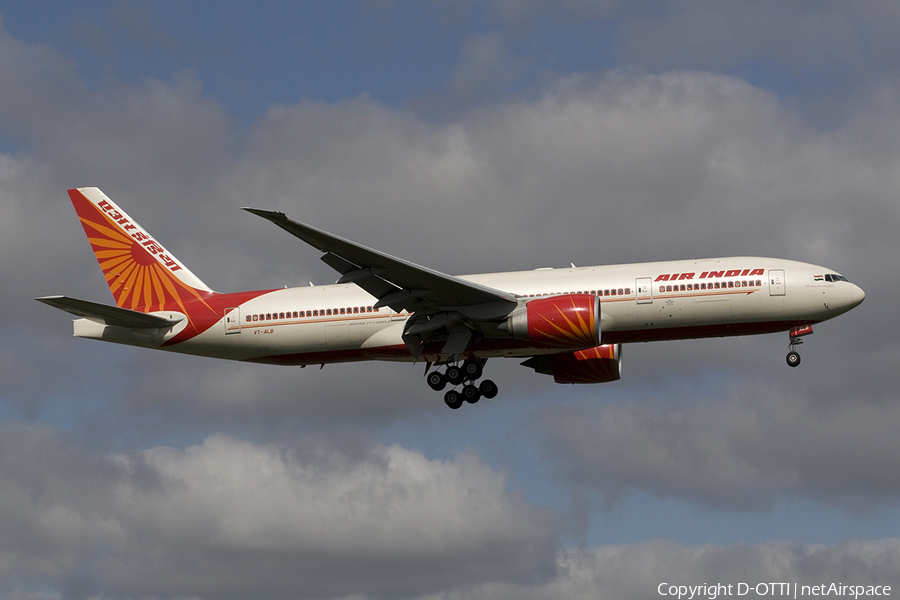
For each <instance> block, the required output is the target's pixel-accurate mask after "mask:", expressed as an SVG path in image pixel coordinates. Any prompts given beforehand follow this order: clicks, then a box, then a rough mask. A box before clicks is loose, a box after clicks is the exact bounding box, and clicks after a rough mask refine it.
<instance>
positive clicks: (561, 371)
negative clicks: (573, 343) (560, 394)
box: [522, 344, 622, 383]
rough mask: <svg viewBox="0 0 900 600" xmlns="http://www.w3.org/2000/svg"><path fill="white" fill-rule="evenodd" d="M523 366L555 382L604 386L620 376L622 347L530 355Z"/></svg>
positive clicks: (608, 346) (612, 346)
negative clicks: (551, 377)
mask: <svg viewBox="0 0 900 600" xmlns="http://www.w3.org/2000/svg"><path fill="white" fill-rule="evenodd" d="M522 364H523V365H524V366H526V367H531V368H532V369H534V370H535V371H537V372H538V373H542V374H544V375H553V380H554V381H555V382H556V383H607V382H609V381H616V380H617V379H620V378H621V377H622V344H605V345H603V346H595V347H593V348H588V349H587V350H576V351H574V352H564V353H562V354H543V355H540V356H532V357H531V358H529V359H528V360H526V361H525V362H523V363H522Z"/></svg>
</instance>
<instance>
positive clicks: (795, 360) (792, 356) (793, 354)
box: [785, 325, 813, 367]
mask: <svg viewBox="0 0 900 600" xmlns="http://www.w3.org/2000/svg"><path fill="white" fill-rule="evenodd" d="M812 332H813V329H812V325H804V326H802V327H792V328H791V331H790V336H791V343H790V349H791V351H790V352H788V354H787V357H785V359H786V360H787V364H788V366H790V367H796V366H798V365H799V364H800V353H799V352H797V351H796V350H795V349H794V348H796V347H797V346H799V345H800V344H802V343H803V340H802V339H800V338H801V337H803V336H804V335H809V334H811V333H812Z"/></svg>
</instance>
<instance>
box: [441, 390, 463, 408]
mask: <svg viewBox="0 0 900 600" xmlns="http://www.w3.org/2000/svg"><path fill="white" fill-rule="evenodd" d="M444 403H445V404H446V405H447V406H449V407H450V408H452V409H453V410H456V409H457V408H459V407H460V406H462V405H463V398H462V396H461V395H460V393H459V392H457V391H456V390H450V391H449V392H447V393H446V394H444Z"/></svg>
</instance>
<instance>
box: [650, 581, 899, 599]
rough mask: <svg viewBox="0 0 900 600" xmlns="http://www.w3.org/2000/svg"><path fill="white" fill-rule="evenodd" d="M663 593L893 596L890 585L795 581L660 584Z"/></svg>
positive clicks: (710, 596)
mask: <svg viewBox="0 0 900 600" xmlns="http://www.w3.org/2000/svg"><path fill="white" fill-rule="evenodd" d="M656 591H657V593H658V594H659V595H660V596H671V597H673V598H676V599H677V600H693V599H695V598H696V599H701V598H705V599H707V600H716V598H721V597H728V596H737V597H745V598H769V597H786V598H795V599H796V598H807V597H810V598H811V597H825V596H832V597H844V598H854V600H855V599H857V598H866V597H875V596H881V597H887V596H890V595H891V586H889V585H844V584H843V583H822V584H819V585H799V584H797V583H791V582H768V583H756V584H753V583H727V584H726V583H714V584H706V583H704V584H702V585H675V584H670V583H668V582H663V583H660V584H659V586H658V587H657V588H656Z"/></svg>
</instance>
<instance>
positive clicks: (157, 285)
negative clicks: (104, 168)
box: [69, 187, 214, 313]
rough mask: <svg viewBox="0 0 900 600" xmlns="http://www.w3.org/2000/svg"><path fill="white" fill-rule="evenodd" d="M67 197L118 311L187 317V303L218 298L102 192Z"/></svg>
mask: <svg viewBox="0 0 900 600" xmlns="http://www.w3.org/2000/svg"><path fill="white" fill-rule="evenodd" d="M69 197H70V198H71V199H72V204H73V205H74V206H75V212H77V213H78V217H79V219H80V220H81V225H82V226H83V227H84V232H85V233H86V234H87V237H88V240H89V241H90V242H91V248H92V249H93V250H94V255H95V256H96V257H97V262H98V263H100V268H101V269H102V270H103V275H104V276H105V277H106V283H107V284H108V285H109V290H110V291H111V292H112V295H113V297H114V298H115V300H116V304H118V305H119V306H120V307H122V308H128V309H131V310H139V311H141V312H154V311H164V310H178V311H180V312H183V313H187V312H188V311H187V310H186V309H185V305H186V304H187V303H189V302H191V301H193V300H201V301H202V300H203V299H204V298H206V297H207V296H209V295H210V294H213V293H214V292H213V291H212V290H211V289H210V288H209V287H207V286H206V284H204V283H203V282H202V281H200V279H199V278H198V277H197V276H196V275H194V274H193V273H191V271H190V270H189V269H188V268H187V267H186V266H184V263H182V262H181V261H179V260H178V259H177V258H175V256H173V255H172V253H171V252H169V251H168V250H166V249H165V248H164V247H163V246H162V244H160V243H159V242H157V241H156V239H155V238H154V237H153V236H151V235H150V234H149V233H147V231H146V230H145V229H144V228H142V227H141V226H140V225H138V224H137V222H135V221H134V219H132V218H131V217H129V216H128V215H127V214H126V213H125V211H123V210H122V209H121V208H119V207H118V206H116V204H115V203H114V202H113V201H112V200H110V199H109V198H108V197H107V196H106V194H104V193H103V192H101V191H100V190H99V189H98V188H95V187H86V188H78V189H73V190H69ZM204 304H205V303H204Z"/></svg>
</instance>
